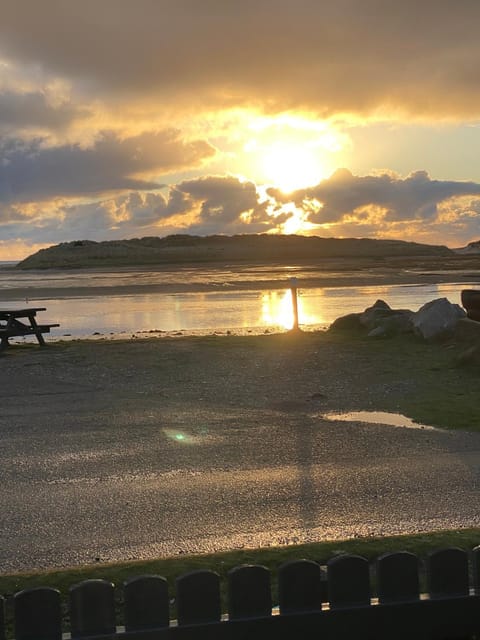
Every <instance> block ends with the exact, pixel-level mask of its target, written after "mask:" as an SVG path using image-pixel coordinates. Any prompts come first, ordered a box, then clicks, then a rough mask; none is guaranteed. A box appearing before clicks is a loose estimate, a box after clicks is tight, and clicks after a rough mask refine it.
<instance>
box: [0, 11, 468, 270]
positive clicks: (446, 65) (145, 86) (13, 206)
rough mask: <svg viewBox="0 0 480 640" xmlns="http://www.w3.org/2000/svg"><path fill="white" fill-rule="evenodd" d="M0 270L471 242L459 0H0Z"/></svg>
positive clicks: (463, 26) (464, 43)
mask: <svg viewBox="0 0 480 640" xmlns="http://www.w3.org/2000/svg"><path fill="white" fill-rule="evenodd" d="M0 13H1V20H0V260H16V259H20V258H22V257H24V256H26V255H29V254H31V253H33V252H35V251H37V250H38V249H40V248H43V247H46V246H50V245H52V244H58V243H60V242H67V241H72V240H83V239H89V240H96V241H101V240H114V239H124V238H140V237H145V236H166V235H170V234H175V233H186V234H193V235H202V236H203V235H209V234H227V235H232V234H238V233H242V234H243V233H298V234H305V235H319V236H323V237H370V238H396V239H402V240H413V241H416V242H425V243H429V244H443V245H447V246H449V247H461V246H464V245H466V244H467V243H468V242H471V241H474V240H478V239H480V38H479V36H478V25H479V24H480V2H478V0H422V2H418V0H415V1H412V0H402V1H400V0H242V1H241V2H238V1H237V0H135V1H133V0H81V1H80V0H41V1H39V0H0Z"/></svg>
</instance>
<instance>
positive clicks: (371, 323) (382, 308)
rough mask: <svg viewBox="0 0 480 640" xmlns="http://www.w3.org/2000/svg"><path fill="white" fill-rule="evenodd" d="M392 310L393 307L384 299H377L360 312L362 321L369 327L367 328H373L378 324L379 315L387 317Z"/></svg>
mask: <svg viewBox="0 0 480 640" xmlns="http://www.w3.org/2000/svg"><path fill="white" fill-rule="evenodd" d="M390 312H391V308H390V307H389V305H388V304H387V303H386V302H385V301H384V300H377V301H376V302H375V304H372V306H371V307H367V308H366V309H365V311H363V312H362V313H361V314H360V323H361V324H362V325H363V326H364V327H367V329H373V328H374V327H375V326H376V320H377V318H379V317H385V316H386V315H388V314H389V313H390Z"/></svg>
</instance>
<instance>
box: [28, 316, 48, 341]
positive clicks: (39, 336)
mask: <svg viewBox="0 0 480 640" xmlns="http://www.w3.org/2000/svg"><path fill="white" fill-rule="evenodd" d="M28 317H29V320H30V325H31V327H32V329H33V332H34V333H35V335H36V336H37V340H38V343H39V344H41V345H42V346H44V345H45V340H44V339H43V335H42V332H41V331H40V329H39V328H38V324H37V321H36V320H35V316H28Z"/></svg>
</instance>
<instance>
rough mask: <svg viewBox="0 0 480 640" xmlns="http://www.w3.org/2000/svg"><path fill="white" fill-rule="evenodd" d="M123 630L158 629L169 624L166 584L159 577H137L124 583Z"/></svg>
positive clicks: (163, 579) (164, 580)
mask: <svg viewBox="0 0 480 640" xmlns="http://www.w3.org/2000/svg"><path fill="white" fill-rule="evenodd" d="M123 591H124V595H125V630H126V631H141V630H144V629H160V628H162V627H168V626H169V624H170V611H169V601H168V583H167V580H166V579H165V578H163V577H161V576H138V577H136V578H131V579H130V580H127V581H125V582H124V585H123Z"/></svg>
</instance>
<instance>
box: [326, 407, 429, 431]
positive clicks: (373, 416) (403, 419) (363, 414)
mask: <svg viewBox="0 0 480 640" xmlns="http://www.w3.org/2000/svg"><path fill="white" fill-rule="evenodd" d="M322 417H323V418H325V419H326V420H341V421H345V422H367V423H369V424H386V425H389V426H391V427H405V428H407V429H428V430H429V431H439V429H437V427H431V426H429V425H426V424H420V423H419V422H414V421H413V420H411V419H410V418H407V416H402V414H401V413H389V412H387V411H349V412H348V413H326V414H324V415H323V416H322Z"/></svg>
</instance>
